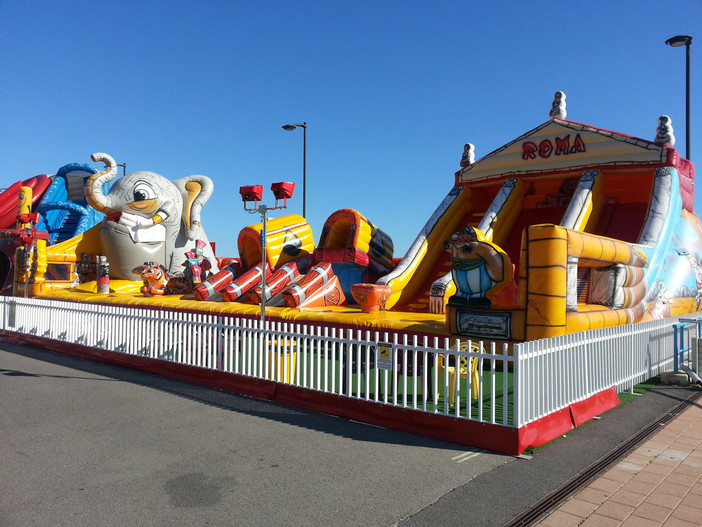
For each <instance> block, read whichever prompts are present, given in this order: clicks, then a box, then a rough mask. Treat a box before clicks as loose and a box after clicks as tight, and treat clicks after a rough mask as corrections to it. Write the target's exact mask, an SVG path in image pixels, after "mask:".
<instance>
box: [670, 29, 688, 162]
mask: <svg viewBox="0 0 702 527" xmlns="http://www.w3.org/2000/svg"><path fill="white" fill-rule="evenodd" d="M665 43H666V44H668V45H669V46H672V47H674V48H679V47H680V46H685V47H686V48H687V53H686V55H687V59H686V61H685V65H686V67H685V81H686V83H685V86H686V87H685V157H687V159H688V161H689V160H690V45H691V44H692V37H691V36H690V35H677V36H675V37H671V38H669V39H668V40H666V41H665Z"/></svg>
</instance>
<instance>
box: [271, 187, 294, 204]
mask: <svg viewBox="0 0 702 527" xmlns="http://www.w3.org/2000/svg"><path fill="white" fill-rule="evenodd" d="M271 190H272V191H273V195H274V196H275V205H276V207H278V200H280V199H282V200H284V201H283V207H287V204H288V198H292V195H293V192H294V191H295V183H291V182H286V181H281V182H280V183H273V184H272V185H271Z"/></svg>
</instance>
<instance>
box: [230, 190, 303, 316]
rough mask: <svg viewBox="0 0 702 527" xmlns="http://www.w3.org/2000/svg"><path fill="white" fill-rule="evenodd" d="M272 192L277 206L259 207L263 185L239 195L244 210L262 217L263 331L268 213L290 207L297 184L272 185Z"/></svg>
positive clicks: (241, 191)
mask: <svg viewBox="0 0 702 527" xmlns="http://www.w3.org/2000/svg"><path fill="white" fill-rule="evenodd" d="M271 190H272V191H273V195H274V196H275V206H274V207H267V206H266V205H263V204H261V205H259V204H258V202H259V201H261V198H262V197H263V186H262V185H247V186H244V187H240V188H239V194H241V199H242V200H243V202H244V210H245V211H246V212H248V213H249V214H254V213H256V212H258V213H259V214H260V215H261V329H263V323H264V322H265V320H266V260H267V258H266V230H267V227H268V216H267V215H268V211H269V210H278V209H285V208H287V206H288V198H292V195H293V192H294V190H295V183H288V182H280V183H273V184H272V185H271ZM281 199H282V200H283V204H282V205H279V204H278V201H279V200H281ZM251 202H253V206H252V208H248V207H247V206H246V205H247V204H248V203H251Z"/></svg>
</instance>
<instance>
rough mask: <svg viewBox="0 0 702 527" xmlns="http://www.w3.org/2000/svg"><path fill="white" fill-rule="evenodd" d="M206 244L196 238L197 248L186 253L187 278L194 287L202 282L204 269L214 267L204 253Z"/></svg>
mask: <svg viewBox="0 0 702 527" xmlns="http://www.w3.org/2000/svg"><path fill="white" fill-rule="evenodd" d="M206 245H207V244H206V243H205V242H204V241H203V240H195V250H194V251H187V252H186V253H185V261H184V262H183V265H184V266H185V278H186V279H187V280H188V281H189V282H190V283H191V284H192V286H193V287H194V286H196V285H197V284H199V283H201V282H202V272H203V271H205V272H206V271H209V270H210V269H212V262H211V261H210V259H209V258H207V257H206V256H205V254H204V249H205V246H206ZM191 289H192V288H191Z"/></svg>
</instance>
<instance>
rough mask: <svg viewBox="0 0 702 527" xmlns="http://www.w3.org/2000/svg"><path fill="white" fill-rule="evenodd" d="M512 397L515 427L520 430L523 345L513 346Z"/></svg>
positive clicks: (516, 344)
mask: <svg viewBox="0 0 702 527" xmlns="http://www.w3.org/2000/svg"><path fill="white" fill-rule="evenodd" d="M512 359H513V360H512V391H513V394H512V397H513V403H512V405H513V408H514V427H515V428H519V427H521V425H522V409H521V406H522V398H521V394H520V390H521V382H520V379H519V375H520V373H521V361H522V344H518V343H515V344H514V346H512Z"/></svg>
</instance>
